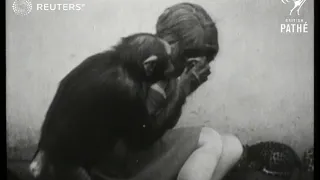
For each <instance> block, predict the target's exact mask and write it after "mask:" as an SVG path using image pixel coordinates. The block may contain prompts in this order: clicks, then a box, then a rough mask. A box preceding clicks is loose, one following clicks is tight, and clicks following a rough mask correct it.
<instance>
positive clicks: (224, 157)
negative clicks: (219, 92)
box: [178, 127, 243, 180]
mask: <svg viewBox="0 0 320 180" xmlns="http://www.w3.org/2000/svg"><path fill="white" fill-rule="evenodd" d="M242 151H243V148H242V144H241V142H240V140H239V139H238V138H237V137H235V136H233V135H224V136H221V135H220V134H219V133H218V132H216V131H215V130H213V129H211V128H208V127H204V128H202V130H201V133H200V137H199V143H198V148H197V149H196V150H195V151H194V152H193V153H192V154H191V156H190V157H189V158H188V160H187V161H186V163H185V164H184V165H183V167H182V169H181V170H180V173H179V176H178V180H189V179H190V180H194V179H197V180H221V179H222V178H223V176H225V174H226V173H227V172H228V171H229V170H230V169H231V167H232V166H233V165H234V164H235V163H236V162H237V161H238V160H239V158H240V157H241V154H242Z"/></svg>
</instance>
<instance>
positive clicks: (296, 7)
mask: <svg viewBox="0 0 320 180" xmlns="http://www.w3.org/2000/svg"><path fill="white" fill-rule="evenodd" d="M281 1H282V3H283V4H292V5H293V7H292V9H291V10H290V14H289V15H290V16H291V15H292V12H293V11H296V12H297V14H298V15H300V9H301V7H302V6H303V4H304V3H305V2H306V0H281Z"/></svg>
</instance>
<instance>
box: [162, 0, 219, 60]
mask: <svg viewBox="0 0 320 180" xmlns="http://www.w3.org/2000/svg"><path fill="white" fill-rule="evenodd" d="M156 34H157V36H159V37H160V38H162V39H164V40H166V41H167V42H168V43H169V44H170V45H171V46H173V54H176V55H177V56H179V55H180V54H181V53H183V51H184V50H185V49H190V48H191V49H192V48H199V47H201V46H203V45H208V46H214V47H215V48H216V49H217V50H218V48H219V47H218V37H217V36H218V32H217V28H216V25H215V23H214V22H213V20H212V19H211V17H210V16H209V14H208V13H207V12H206V11H205V10H204V9H203V8H202V7H201V6H199V5H196V4H192V3H179V4H176V5H173V6H171V7H169V8H167V9H166V10H165V11H164V12H163V13H162V14H161V15H160V17H159V18H158V21H157V24H156Z"/></svg>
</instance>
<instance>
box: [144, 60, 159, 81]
mask: <svg viewBox="0 0 320 180" xmlns="http://www.w3.org/2000/svg"><path fill="white" fill-rule="evenodd" d="M157 61H158V57H157V56H155V55H151V56H150V57H148V58H147V59H146V60H144V61H143V67H144V70H145V72H146V74H147V76H150V75H151V74H152V73H153V71H154V68H155V67H156V62H157Z"/></svg>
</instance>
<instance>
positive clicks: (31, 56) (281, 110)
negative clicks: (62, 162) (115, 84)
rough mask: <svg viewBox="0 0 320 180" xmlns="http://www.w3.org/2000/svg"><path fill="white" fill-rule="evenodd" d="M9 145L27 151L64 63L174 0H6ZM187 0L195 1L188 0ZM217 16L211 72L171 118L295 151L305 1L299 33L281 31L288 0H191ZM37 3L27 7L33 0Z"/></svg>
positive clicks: (306, 43) (308, 138)
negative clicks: (69, 6)
mask: <svg viewBox="0 0 320 180" xmlns="http://www.w3.org/2000/svg"><path fill="white" fill-rule="evenodd" d="M6 2H7V12H6V13H7V49H6V52H7V53H6V54H7V134H8V135H7V139H8V153H9V154H8V155H9V157H14V158H19V157H20V158H21V157H22V158H30V157H31V155H32V148H31V150H30V148H28V150H26V149H25V150H23V148H26V147H27V146H28V147H30V146H34V145H35V143H36V142H37V140H38V137H39V129H40V127H41V124H42V121H43V119H44V115H45V112H46V110H47V108H48V106H49V103H50V102H51V100H52V98H53V95H54V93H55V91H56V88H57V84H58V82H59V81H60V79H61V78H63V76H64V75H66V73H68V72H69V71H70V70H71V69H72V68H73V67H74V66H76V65H77V64H78V63H80V62H81V61H82V60H83V59H84V58H86V57H88V56H89V55H92V54H93V53H96V52H99V51H101V50H104V49H106V48H108V47H110V45H113V44H115V43H116V42H117V41H118V40H119V38H120V37H121V36H126V35H128V34H131V33H135V32H154V31H155V23H156V21H157V17H158V16H159V15H160V13H161V12H163V10H164V9H165V8H166V7H168V6H170V5H173V4H175V3H177V2H182V1H178V0H153V1H151V0H135V1H133V0H132V1H129V0H127V1H124V0H112V1H111V0H94V1H86V0H33V4H36V3H84V4H85V7H84V8H83V10H81V11H77V12H75V11H60V12H59V11H55V12H47V11H36V10H33V11H32V12H31V13H30V14H29V15H27V16H24V17H20V16H17V15H15V14H14V13H13V11H12V7H11V6H12V2H13V1H12V0H7V1H6ZM189 2H193V1H189ZM195 2H196V3H198V4H200V5H202V6H203V7H204V8H205V9H206V10H207V11H208V13H209V14H210V15H211V16H212V18H213V19H214V21H216V23H217V27H218V30H219V40H220V45H221V51H220V52H219V55H218V56H217V58H216V61H215V62H214V63H213V64H212V65H211V67H212V71H213V73H212V75H211V76H210V78H209V81H208V82H207V83H206V84H204V85H203V86H202V87H201V88H200V89H199V90H198V91H196V92H195V93H194V94H193V95H192V97H190V98H189V99H188V102H187V105H186V106H185V107H184V111H183V115H182V117H181V121H180V123H179V126H190V125H199V124H206V125H208V126H211V127H214V128H216V129H217V130H218V131H220V132H225V133H228V132H231V133H235V134H237V135H238V136H239V137H240V139H241V141H243V143H254V142H257V141H260V140H277V141H281V142H285V143H287V144H290V145H292V147H294V148H295V149H296V150H297V152H299V153H301V152H302V151H303V150H304V149H305V148H307V147H308V146H311V145H312V144H313V127H314V123H313V117H314V116H313V113H314V109H313V105H314V103H313V97H314V96H313V89H314V87H313V65H314V64H313V58H314V56H313V51H314V49H313V33H314V32H313V21H314V19H313V1H311V0H308V1H306V2H305V4H304V6H303V7H302V8H301V16H300V18H303V19H304V20H306V21H308V25H309V28H308V30H309V33H307V34H294V35H290V34H281V33H280V24H281V23H283V22H284V19H285V18H286V17H288V15H289V11H290V9H291V8H292V7H293V3H292V2H291V4H289V5H284V4H283V3H282V2H281V0H197V1H195ZM34 8H35V7H34Z"/></svg>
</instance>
